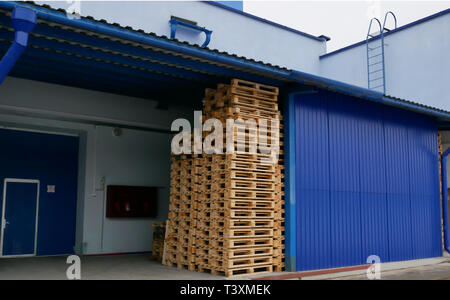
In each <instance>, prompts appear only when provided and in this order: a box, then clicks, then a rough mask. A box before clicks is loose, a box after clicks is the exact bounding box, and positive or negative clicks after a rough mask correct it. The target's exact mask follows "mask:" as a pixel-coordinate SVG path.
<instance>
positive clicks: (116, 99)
mask: <svg viewBox="0 0 450 300" xmlns="http://www.w3.org/2000/svg"><path fill="white" fill-rule="evenodd" d="M50 4H51V5H52V7H50V6H47V5H41V4H36V3H31V2H11V1H2V2H0V47H1V49H0V53H2V56H3V54H4V53H6V52H7V51H8V50H9V49H12V48H10V47H13V48H14V47H16V50H17V48H19V49H20V50H23V53H20V52H21V51H17V52H15V50H13V51H12V52H8V53H10V54H11V53H13V52H14V55H10V56H5V57H4V59H3V61H2V65H1V68H0V72H2V73H0V74H1V75H4V76H8V77H6V79H5V80H4V81H3V82H2V83H1V85H0V95H1V97H0V126H1V129H0V143H1V144H2V147H1V149H0V151H1V153H2V155H1V156H0V165H1V167H0V177H1V178H0V179H1V180H0V188H1V190H2V192H3V194H2V195H3V197H2V202H1V203H2V206H1V207H2V235H1V249H0V253H1V256H2V257H5V258H7V257H22V256H48V255H67V254H72V253H76V254H79V255H97V254H111V253H136V252H148V251H151V249H152V239H151V236H152V222H153V221H164V220H166V219H167V215H168V210H169V188H170V143H171V138H172V134H173V133H172V132H171V130H170V126H171V123H172V121H173V120H175V119H177V118H186V119H189V120H192V119H193V111H194V110H199V109H201V108H202V100H203V97H204V93H205V89H206V88H215V87H216V85H217V84H221V83H229V82H230V81H231V79H233V78H239V79H242V80H248V81H252V82H258V83H261V84H266V85H271V86H276V87H278V88H279V91H280V103H279V106H280V107H282V113H283V115H284V119H283V122H284V144H285V146H284V163H285V174H284V175H285V177H284V184H285V193H286V195H285V219H286V221H285V257H286V270H289V271H302V270H314V269H324V268H337V267H343V266H355V265H363V264H366V263H367V258H368V257H369V256H371V255H377V256H379V257H380V259H381V261H382V262H391V261H405V260H413V259H422V258H430V257H440V256H442V255H443V254H444V248H445V247H447V248H446V249H447V251H448V247H449V244H448V243H449V237H448V207H447V205H446V204H445V201H446V200H447V201H448V199H447V198H446V197H445V194H446V193H444V195H443V196H441V191H442V189H441V184H442V183H444V184H443V189H445V186H446V184H447V183H446V177H447V174H446V172H444V173H443V174H441V168H440V163H439V162H440V155H441V153H440V151H441V149H440V141H439V138H438V133H441V137H442V142H441V144H444V149H443V150H445V144H446V143H448V144H450V136H448V135H447V134H446V131H447V130H448V129H449V128H450V123H449V121H450V112H449V110H450V107H449V106H448V105H449V103H450V101H449V100H450V99H449V98H448V87H447V86H448V85H447V84H446V83H448V81H449V79H450V74H449V72H450V71H449V70H450V66H448V64H449V63H450V59H449V57H448V53H450V34H448V33H449V32H448V30H450V26H449V25H450V24H449V23H450V10H446V11H443V12H441V13H439V14H436V15H434V16H430V17H428V18H426V19H423V20H420V21H418V22H415V23H414V24H410V25H407V26H404V27H399V28H396V29H394V30H391V31H390V32H389V33H387V34H386V36H384V37H381V36H378V37H375V38H373V40H370V43H372V44H373V43H377V41H381V38H383V39H385V40H386V42H387V43H389V47H388V48H387V50H386V53H385V57H386V62H385V64H384V65H383V68H385V72H384V73H385V76H384V80H385V84H384V86H383V87H382V88H381V89H380V88H374V89H368V88H367V78H368V76H370V75H368V74H367V72H368V70H367V68H366V63H367V60H366V58H365V56H364V53H365V52H364V51H367V48H365V47H366V43H365V42H363V43H359V44H356V45H353V46H351V47H348V48H346V49H342V50H338V51H336V52H335V53H328V54H327V53H326V42H327V40H328V39H329V38H328V37H326V36H320V37H316V36H312V35H309V34H307V33H303V32H300V31H297V30H294V29H291V28H287V27H284V26H281V25H279V24H276V23H273V22H270V21H267V20H264V19H261V18H258V17H255V16H252V15H249V14H246V13H244V12H242V11H241V10H239V9H236V8H230V7H227V6H224V5H222V4H218V3H210V2H195V3H189V2H169V3H163V2H132V3H123V2H114V3H108V4H107V5H108V6H107V8H106V9H105V6H104V5H105V4H104V3H99V2H86V3H83V9H82V14H81V18H77V17H74V16H72V15H68V14H67V13H66V12H65V11H63V10H60V9H59V10H58V8H64V6H63V5H64V4H63V3H57V2H56V3H50ZM17 7H19V9H18V10H16V13H13V10H14V9H15V8H17ZM20 8H26V9H22V10H21V9H20ZM30 11H33V12H34V13H35V14H36V19H33V14H32V13H30ZM119 12H120V14H119ZM23 19H27V22H28V23H23V22H20V21H18V20H23ZM149 20H151V21H149ZM174 20H175V21H174ZM190 20H191V21H190ZM192 20H195V22H197V23H195V22H192ZM169 21H171V22H169ZM34 22H36V23H37V24H36V26H35V27H34V28H33V26H28V24H29V23H34ZM174 24H175V25H174ZM220 24H227V26H220ZM230 26H231V27H230ZM242 28H246V30H245V31H244V30H241V29H242ZM18 31H19V32H22V34H15V32H18ZM153 32H154V33H153ZM28 33H29V36H28ZM417 34H420V35H421V36H422V35H423V36H426V37H427V38H428V39H429V43H428V44H427V45H429V47H426V48H425V49H424V48H421V47H408V49H409V50H408V51H411V52H408V55H407V56H408V57H415V59H414V60H411V61H413V62H414V63H415V65H413V64H412V63H409V61H408V63H405V62H402V61H400V60H395V59H393V57H394V56H395V55H400V54H398V53H395V51H396V50H395V49H396V44H398V45H400V44H401V43H403V42H404V41H410V40H411V39H412V37H411V36H415V35H417ZM24 35H27V36H28V43H27V45H26V47H23V45H24V44H23V38H24ZM169 36H170V37H169ZM405 36H406V37H405ZM416 39H417V38H416ZM14 45H16V46H14ZM17 45H18V46H17ZM280 45H285V46H283V47H280ZM398 47H400V46H398ZM216 49H218V50H216ZM299 49H301V51H300V55H299ZM417 49H418V50H417ZM414 51H420V52H418V53H414ZM354 52H355V53H356V54H355V53H354ZM422 57H424V59H425V60H427V59H432V60H434V59H436V57H439V60H440V62H439V63H438V64H436V62H435V61H432V62H428V61H425V62H423V61H421V58H422ZM15 59H17V61H16V62H15ZM405 59H407V58H405ZM5 61H8V64H10V66H11V68H10V69H9V68H8V67H5V65H6V64H4V62H5ZM10 62H12V63H10ZM343 66H349V67H343ZM446 66H447V67H446ZM408 68H411V69H414V70H416V72H417V69H419V71H418V73H421V74H422V76H419V75H417V73H415V72H413V71H411V69H408ZM420 70H423V71H420ZM400 72H404V73H405V72H406V73H407V74H409V75H410V80H408V79H405V76H398V74H399V73H400ZM0 79H3V78H2V77H0ZM422 80H425V84H424V82H423V81H422ZM369 81H370V79H369ZM427 81H428V82H430V85H427V84H426V82H427ZM399 97H400V98H399ZM441 175H442V176H441ZM442 178H444V179H442ZM442 180H444V181H442ZM118 185H119V186H147V187H152V188H153V189H154V190H156V191H157V205H156V206H154V207H152V209H153V210H154V212H153V216H152V217H148V216H147V217H145V218H130V217H129V218H111V217H108V207H107V205H106V203H107V197H108V195H107V189H108V187H110V186H118ZM20 199H34V200H33V201H31V202H30V201H27V202H21V201H20ZM442 223H444V226H443V225H442ZM443 235H444V240H445V242H444V241H443Z"/></svg>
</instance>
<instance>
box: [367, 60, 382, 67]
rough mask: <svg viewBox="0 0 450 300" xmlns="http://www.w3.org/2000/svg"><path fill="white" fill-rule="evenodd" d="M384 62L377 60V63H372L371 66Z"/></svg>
mask: <svg viewBox="0 0 450 300" xmlns="http://www.w3.org/2000/svg"><path fill="white" fill-rule="evenodd" d="M382 63H383V61H378V62H375V63H372V64H370V65H369V67H370V66H375V65H379V64H382Z"/></svg>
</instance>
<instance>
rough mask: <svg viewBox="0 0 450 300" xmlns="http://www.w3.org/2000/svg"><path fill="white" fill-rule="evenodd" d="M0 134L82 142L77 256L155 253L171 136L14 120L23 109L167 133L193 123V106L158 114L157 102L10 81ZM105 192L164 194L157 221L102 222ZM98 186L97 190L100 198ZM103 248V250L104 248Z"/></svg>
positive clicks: (0, 104) (0, 90) (4, 89)
mask: <svg viewBox="0 0 450 300" xmlns="http://www.w3.org/2000/svg"><path fill="white" fill-rule="evenodd" d="M0 95H1V97H0V126H10V127H11V126H12V127H19V128H26V129H37V130H46V131H52V132H62V133H72V134H77V135H79V136H80V151H79V152H80V162H79V164H80V167H79V170H80V173H79V182H78V202H77V232H76V237H77V240H76V245H75V247H76V250H77V252H78V253H81V252H83V253H84V254H100V253H117V252H138V251H151V246H152V242H151V239H152V227H151V222H152V221H155V220H164V219H166V217H167V210H168V205H169V191H168V184H169V172H170V171H169V168H170V165H169V155H170V152H169V151H170V135H169V134H163V133H156V132H147V131H138V130H123V135H122V136H121V137H119V138H115V137H114V136H113V135H112V129H113V128H110V127H104V126H98V127H97V129H96V127H95V126H94V125H90V124H81V123H74V122H67V121H58V120H49V119H45V118H42V117H36V116H29V115H27V114H26V113H24V114H22V115H18V114H11V113H10V111H9V110H8V109H7V107H5V106H8V107H22V108H33V109H42V110H51V111H56V112H64V113H77V114H83V115H89V116H101V117H105V118H114V119H116V120H123V121H129V122H140V123H143V124H149V125H150V124H152V125H158V126H163V127H167V128H168V129H170V124H171V123H172V121H173V120H174V119H176V118H180V117H189V116H191V115H192V110H190V108H189V106H188V105H187V107H179V108H172V109H170V110H159V109H156V102H152V101H148V100H143V99H137V98H132V97H125V96H118V95H113V94H107V93H101V92H94V91H89V90H83V89H78V88H70V87H65V86H60V85H54V84H46V83H41V82H36V81H30V80H24V79H18V78H12V77H8V78H7V79H6V80H5V82H4V83H3V84H2V85H0ZM96 131H97V133H96ZM103 176H104V177H105V179H106V184H125V185H152V186H158V187H160V189H159V190H158V191H159V199H158V206H159V210H158V217H157V218H155V219H146V220H143V219H141V220H120V221H119V220H105V222H104V224H103V225H102V220H103V215H104V213H103V199H104V197H103V196H104V195H103V192H102V191H101V190H100V189H101V179H102V177H103ZM94 182H95V189H96V191H95V192H94ZM102 240H103V247H102Z"/></svg>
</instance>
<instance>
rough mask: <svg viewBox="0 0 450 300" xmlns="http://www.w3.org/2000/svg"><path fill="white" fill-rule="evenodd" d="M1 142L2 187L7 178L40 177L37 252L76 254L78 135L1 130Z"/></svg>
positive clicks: (0, 185)
mask: <svg viewBox="0 0 450 300" xmlns="http://www.w3.org/2000/svg"><path fill="white" fill-rule="evenodd" d="M0 145H2V147H0V166H1V167H0V190H2V191H3V184H4V179H5V178H20V179H38V180H40V195H39V222H38V239H37V255H56V254H69V253H73V246H74V243H75V217H76V214H75V211H76V199H77V176H78V171H77V169H78V138H77V137H72V136H62V135H54V134H42V133H36V132H25V131H16V130H6V129H0ZM47 185H55V187H56V189H55V190H56V192H55V193H47ZM1 203H2V205H3V199H2V201H1Z"/></svg>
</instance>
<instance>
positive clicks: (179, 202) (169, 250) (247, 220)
mask: <svg viewBox="0 0 450 300" xmlns="http://www.w3.org/2000/svg"><path fill="white" fill-rule="evenodd" d="M210 118H216V119H219V120H220V121H222V123H223V127H224V128H225V127H226V120H227V119H232V120H234V126H233V128H232V134H233V137H234V141H233V143H232V145H233V147H234V153H229V154H209V155H207V154H202V155H192V156H189V157H188V156H185V155H182V156H177V157H173V158H172V173H171V175H172V177H171V203H170V214H169V223H168V236H167V238H166V244H167V245H166V248H165V249H166V251H165V252H166V255H165V258H166V259H165V263H166V264H167V265H177V266H178V267H185V268H188V269H190V270H198V271H201V272H206V271H209V272H211V273H213V274H224V275H225V276H232V275H238V274H252V273H257V272H271V271H282V270H283V268H284V191H283V183H282V182H283V180H282V178H283V165H282V162H283V161H282V154H283V151H282V149H281V148H282V146H283V144H282V143H281V142H280V137H282V134H281V133H280V128H281V129H282V125H281V124H280V120H281V119H282V117H281V114H280V112H279V110H278V89H277V88H276V87H271V86H266V85H261V84H257V83H253V82H248V81H242V80H236V79H235V80H232V83H231V85H219V86H218V88H217V90H211V89H207V90H206V93H205V101H204V119H210ZM249 120H254V121H256V124H257V125H259V123H260V121H261V120H266V121H268V122H267V126H268V127H267V128H261V127H258V129H256V130H253V129H249V128H248V127H246V125H249V124H251V123H249ZM272 120H274V121H275V122H274V123H276V126H273V125H274V123H271V121H272ZM241 130H242V132H245V135H244V136H242V135H241V134H240V132H241ZM260 133H264V134H266V135H267V141H266V144H267V146H269V147H272V150H276V152H277V154H279V155H280V159H279V160H274V157H273V156H272V155H271V154H269V153H261V151H260V149H259V151H255V150H254V149H253V148H252V145H253V143H254V142H255V143H256V142H258V137H259V134H260ZM208 134H209V132H205V133H204V136H203V137H205V136H207V135H208ZM223 144H224V146H223V149H222V150H223V151H224V153H225V151H226V150H227V146H226V143H225V137H224V143H223ZM258 145H259V144H258ZM238 146H243V148H238ZM237 149H239V150H238V151H236V150H237ZM183 172H184V173H183ZM183 174H184V175H183ZM187 213H188V215H187ZM183 214H184V215H183ZM187 217H189V223H188V224H187V223H184V222H183V221H186V222H187V219H186V218H187ZM187 228H189V229H187ZM184 238H187V239H188V241H189V243H188V242H187V241H185V240H184ZM186 245H188V247H187V248H186V247H185V246H186ZM184 255H186V258H187V259H188V263H186V262H185V260H184ZM189 255H190V256H189Z"/></svg>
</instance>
